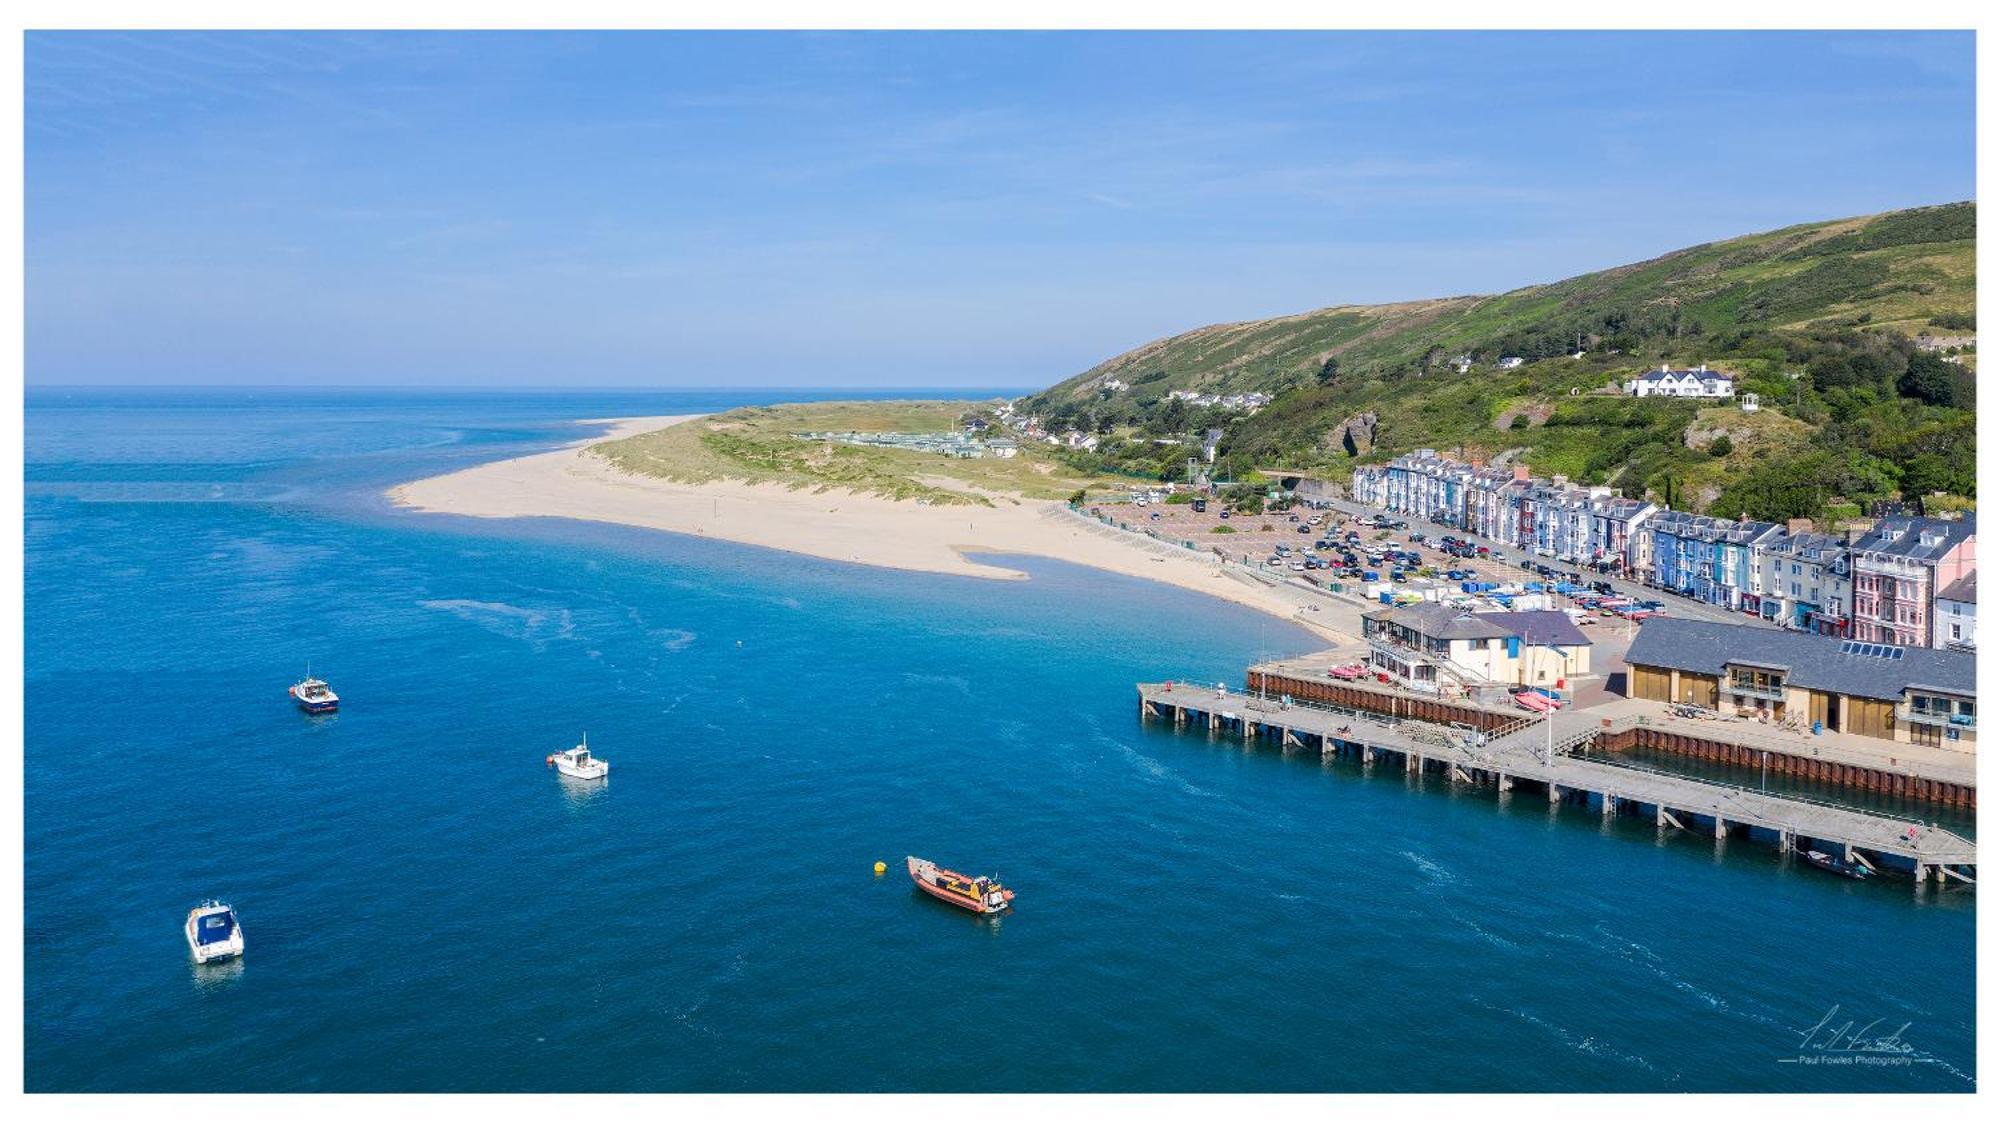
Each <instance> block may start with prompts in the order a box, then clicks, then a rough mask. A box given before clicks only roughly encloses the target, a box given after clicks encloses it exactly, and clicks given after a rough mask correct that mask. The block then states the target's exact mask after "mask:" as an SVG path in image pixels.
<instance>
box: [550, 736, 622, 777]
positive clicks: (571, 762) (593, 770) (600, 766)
mask: <svg viewBox="0 0 2000 1123" xmlns="http://www.w3.org/2000/svg"><path fill="white" fill-rule="evenodd" d="M544 763H546V764H548V765H549V766H550V767H552V768H554V769H555V770H556V771H557V772H560V773H562V774H563V775H565V776H568V777H570V778H571V779H575V780H602V779H604V778H605V777H606V776H608V775H610V774H611V762H610V761H606V760H599V759H597V758H596V757H594V756H591V755H590V736H589V735H588V734H585V735H584V738H583V741H582V742H581V743H580V744H578V745H577V747H576V748H573V749H567V750H564V751H563V752H559V753H551V754H550V755H549V757H548V758H547V760H546V761H544Z"/></svg>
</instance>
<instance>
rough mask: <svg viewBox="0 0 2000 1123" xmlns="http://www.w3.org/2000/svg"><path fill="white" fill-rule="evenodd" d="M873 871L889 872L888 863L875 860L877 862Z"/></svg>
mask: <svg viewBox="0 0 2000 1123" xmlns="http://www.w3.org/2000/svg"><path fill="white" fill-rule="evenodd" d="M875 872H876V873H888V872H889V863H887V862H877V863H875Z"/></svg>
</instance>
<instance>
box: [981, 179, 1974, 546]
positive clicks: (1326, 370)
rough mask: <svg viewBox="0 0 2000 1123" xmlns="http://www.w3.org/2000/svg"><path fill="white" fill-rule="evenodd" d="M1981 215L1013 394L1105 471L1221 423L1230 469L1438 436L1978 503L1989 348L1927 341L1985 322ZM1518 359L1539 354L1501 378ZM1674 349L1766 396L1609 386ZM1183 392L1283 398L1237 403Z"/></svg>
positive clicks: (1472, 303) (1663, 479)
mask: <svg viewBox="0 0 2000 1123" xmlns="http://www.w3.org/2000/svg"><path fill="white" fill-rule="evenodd" d="M1976 219H1977V213H1976V209H1975V206H1974V204H1972V203H1969V202H1967V203H1954V204H1949V205H1945V206H1937V207H1924V208H1919V209H1915V210H1907V211H1895V212H1891V213H1888V214H1882V215H1874V216H1870V217H1864V218H1851V219H1842V220H1838V221H1833V222H1821V223H1812V224H1808V225H1804V226H1794V227H1790V228H1787V229H1784V230H1777V231H1772V232H1770V233H1765V234H1753V235H1749V236H1747V237H1742V238H1735V239H1731V240H1729V241H1725V242H1716V243H1711V244H1708V245H1701V246H1694V247H1691V248H1688V249H1684V250H1679V251H1676V252H1674V253H1670V254H1667V255H1665V256H1663V257H1659V258H1655V259H1654V260H1652V261H1646V262H1641V263H1638V264H1635V265H1626V266H1620V267H1618V268H1614V269H1607V270H1604V271H1602V272H1598V273H1590V274H1585V275H1584V276H1580V277H1574V278H1571V279H1569V280H1566V281H1559V282H1556V283H1554V284H1548V285H1535V286H1531V287H1528V288H1523V289H1517V290H1515V291H1513V292H1509V293H1503V294H1501V295H1498V296H1462V297H1449V298H1442V299H1438V300H1431V301H1417V302H1409V303H1401V304H1384V305H1372V306H1342V307H1335V308H1325V309H1321V310H1319V311H1316V312H1308V313H1305V314H1302V315H1297V316H1286V317H1280V318H1278V319H1273V320H1263V321H1257V322H1253V323H1242V324H1223V325H1217V326H1213V327H1206V328H1201V329H1199V330H1196V331H1191V332H1187V333H1185V334H1182V335H1177V336H1173V337H1170V338H1167V339H1163V340H1159V341H1156V342H1154V343H1149V344H1147V345H1145V346H1143V347H1140V348H1137V349H1135V350H1132V351H1128V352H1126V353H1125V354H1122V355H1119V356H1116V357H1115V358H1112V359H1109V360H1107V361H1105V362H1104V363H1101V364H1099V365H1098V366H1096V367H1093V368H1092V369H1090V370H1089V371H1086V372H1084V373H1083V374H1080V375H1077V376H1076V377H1074V378H1071V379H1069V380H1067V381H1065V382H1062V383H1060V384H1058V385H1056V386H1054V387H1051V388H1050V389H1048V390H1046V391H1044V392H1042V393H1040V394H1036V395H1033V396H1031V397H1029V398H1027V399H1025V400H1024V401H1023V402H1022V403H1021V404H1022V408H1023V410H1024V411H1025V412H1028V413H1032V414H1036V415H1039V416H1041V418H1042V419H1043V422H1044V424H1045V425H1047V426H1048V427H1050V428H1053V429H1062V428H1069V427H1075V428H1081V429H1087V430H1093V431H1096V432H1099V433H1102V434H1106V436H1107V439H1106V440H1105V441H1104V443H1103V447H1102V448H1101V450H1100V452H1099V453H1098V454H1096V455H1095V456H1094V457H1088V459H1091V460H1093V463H1091V464H1090V465H1088V467H1091V468H1094V469H1110V470H1123V471H1132V470H1135V469H1139V470H1147V469H1152V470H1157V471H1159V472H1160V473H1161V474H1163V475H1166V474H1173V473H1177V472H1178V471H1180V470H1181V468H1182V465H1183V464H1184V463H1185V458H1186V455H1187V452H1188V448H1187V447H1185V446H1173V445H1163V444H1160V443H1158V442H1159V440H1161V439H1163V438H1168V437H1182V438H1186V439H1188V440H1190V441H1191V440H1192V439H1193V437H1194V435H1195V434H1197V433H1199V432H1201V431H1202V430H1204V429H1207V428H1210V427H1216V428H1222V429H1223V430H1224V432H1225V437H1224V441H1223V444H1222V446H1221V452H1222V457H1221V464H1222V469H1223V471H1224V472H1229V473H1234V474H1235V475H1238V476H1240V475H1242V474H1244V473H1246V472H1248V471H1250V470H1252V469H1254V468H1265V469H1269V468H1284V469H1297V470H1302V471H1307V470H1315V469H1317V470H1322V471H1325V470H1344V469H1346V468H1351V467H1352V466H1353V465H1354V464H1356V463H1361V462H1367V461H1373V460H1382V459H1387V458H1388V457H1390V456H1393V455H1395V454H1397V453H1400V452H1405V451H1408V450H1410V449H1412V448H1418V447H1435V448H1438V449H1440V450H1460V449H1462V450H1463V452H1464V454H1465V455H1467V456H1478V457H1482V458H1489V459H1490V458H1493V457H1497V456H1507V457H1510V458H1515V457H1518V458H1519V459H1520V460H1521V461H1522V462H1525V463H1527V464H1528V465H1529V466H1530V467H1532V468H1534V469H1535V470H1536V471H1537V472H1539V473H1544V474H1558V473H1559V474H1564V475H1568V476H1570V477H1572V478H1575V479H1580V480H1584V481H1588V482H1593V483H1597V482H1604V483H1610V484H1612V485H1613V486H1616V487H1618V488H1619V489H1620V490H1622V491H1624V492H1626V493H1628V494H1632V495H1643V494H1652V495H1653V496H1654V497H1656V498H1667V497H1669V493H1671V498H1672V499H1673V500H1674V502H1675V504H1676V506H1681V507H1691V508H1695V509H1701V508H1704V507H1707V508H1712V509H1714V510H1716V511H1718V512H1719V513H1720V512H1725V511H1726V513H1728V514H1731V515H1733V514H1736V513H1737V511H1738V510H1748V511H1749V513H1751V514H1753V515H1762V516H1764V517H1774V516H1776V515H1781V514H1808V515H1822V514H1826V513H1828V509H1829V506H1831V507H1832V509H1833V510H1834V511H1836V512H1837V511H1838V510H1839V509H1840V508H1841V505H1842V504H1843V501H1844V502H1847V503H1853V504H1865V503H1867V502H1869V501H1872V500H1876V499H1882V498H1891V497H1895V496H1897V495H1899V494H1905V493H1906V494H1908V495H1910V496H1918V495H1926V494H1929V493H1931V492H1936V491H1945V492H1951V493H1954V494H1958V495H1966V496H1969V495H1970V494H1971V493H1972V490H1973V486H1974V485H1973V479H1972V476H1973V469H1972V465H1973V436H1972V413H1971V409H1972V405H1973V377H1972V371H1973V368H1974V364H1975V363H1976V355H1975V354H1973V353H1971V348H1970V347H1969V346H1963V347H1962V346H1957V345H1952V346H1949V347H1947V348H1945V349H1939V348H1938V346H1937V344H1936V341H1935V340H1932V341H1930V346H1928V347H1926V346H1920V345H1919V344H1918V342H1916V340H1917V339H1918V337H1920V336H1932V337H1953V338H1954V339H1955V338H1957V337H1970V336H1971V335H1972V334H1973V331H1972V327H1973V317H1974V308H1975V268H1974V252H1973V251H1974V234H1975V225H1976ZM1579 350H1581V351H1582V352H1583V354H1582V356H1581V357H1574V356H1575V353H1576V352H1577V351H1579ZM1960 352H1963V353H1960ZM1503 357H1518V358H1520V359H1522V360H1524V362H1523V363H1522V364H1521V365H1519V366H1515V367H1512V368H1510V369H1503V368H1502V367H1501V366H1500V365H1499V360H1500V359H1502V358H1503ZM1947 358H1949V359H1951V360H1952V361H1949V362H1947V361H1946V359H1947ZM1662 362H1668V363H1672V364H1674V365H1676V366H1682V365H1693V364H1696V363H1702V362H1706V363H1708V364H1709V365H1710V366H1712V367H1717V368H1720V369H1723V370H1725V371H1728V372H1730V373H1732V374H1735V375H1736V376H1737V377H1738V380H1739V381H1738V389H1739V391H1746V390H1747V391H1751V392H1755V393H1758V394H1759V395H1760V396H1761V398H1762V400H1763V403H1764V406H1765V408H1764V410H1763V411H1762V412H1761V413H1757V414H1746V413H1743V412H1742V411H1740V410H1735V409H1724V410H1718V409H1716V408H1714V407H1708V408H1705V409H1704V408H1701V407H1697V406H1695V405H1694V404H1692V403H1681V402H1655V401H1650V400H1649V401H1645V402H1640V401H1633V400H1630V399H1627V398H1625V397H1623V396H1621V395H1619V394H1618V393H1617V392H1616V389H1615V388H1616V386H1617V385H1618V384H1619V383H1621V382H1623V380H1624V379H1626V378H1628V377H1630V376H1631V375H1633V374H1635V373H1638V372H1639V371H1642V370H1645V369H1647V368H1650V367H1654V366H1657V365H1659V364H1660V363H1662ZM1468 363H1469V365H1466V364H1468ZM1462 365H1465V366H1466V369H1464V370H1463V371H1461V369H1460V368H1461V366H1462ZM1107 383H1109V384H1111V385H1107ZM1119 384H1122V386H1121V385H1119ZM1174 391H1188V392H1192V393H1199V394H1217V395H1229V394H1239V393H1245V392H1252V391H1255V392H1262V393H1266V394H1272V395H1275V396H1276V400H1275V401H1273V402H1272V403H1271V404H1270V405H1268V406H1266V407H1264V408H1263V409H1261V410H1260V411H1258V412H1256V413H1255V415H1254V416H1246V415H1244V414H1243V413H1242V412H1239V411H1231V410H1228V409H1226V408H1222V407H1203V406H1200V405H1195V404H1191V403H1187V402H1182V401H1175V400H1173V399H1172V398H1171V397H1170V394H1171V393H1172V392H1174ZM1370 415H1372V418H1371V417H1370ZM1350 421H1352V422H1354V424H1352V425H1350V424H1348V423H1349V422H1350ZM1371 421H1372V424H1371ZM1120 437H1123V438H1126V439H1125V440H1122V441H1121V440H1119V439H1117V438H1120ZM1718 437H1721V438H1725V439H1723V440H1720V441H1718V440H1717V439H1716V438H1718ZM1080 458H1083V457H1080ZM1080 466H1082V465H1080Z"/></svg>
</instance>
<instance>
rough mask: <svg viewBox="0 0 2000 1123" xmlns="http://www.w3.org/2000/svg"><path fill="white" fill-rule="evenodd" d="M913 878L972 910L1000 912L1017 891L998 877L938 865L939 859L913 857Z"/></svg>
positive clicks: (925, 888)
mask: <svg viewBox="0 0 2000 1123" xmlns="http://www.w3.org/2000/svg"><path fill="white" fill-rule="evenodd" d="M908 861H909V863H910V880H911V881H914V882H916V883H917V888H919V889H921V890H923V891H924V892H926V893H929V894H930V895H931V896H933V897H936V898H937V899H938V900H940V901H949V902H950V903H952V904H954V905H957V906H958V907H959V908H962V909H966V910H967V911H970V912H982V913H983V912H999V911H1001V910H1002V909H1005V908H1006V907H1007V906H1008V903H1009V902H1011V901H1013V899H1014V891H1013V890H1012V889H1009V888H1007V887H1006V886H1004V885H1002V884H1000V882H999V881H998V880H997V879H995V878H990V877H967V876H965V875H964V874H962V873H958V872H956V871H954V870H947V869H939V868H938V864H937V863H936V862H927V861H925V860H923V859H922V858H915V857H912V858H910V859H908Z"/></svg>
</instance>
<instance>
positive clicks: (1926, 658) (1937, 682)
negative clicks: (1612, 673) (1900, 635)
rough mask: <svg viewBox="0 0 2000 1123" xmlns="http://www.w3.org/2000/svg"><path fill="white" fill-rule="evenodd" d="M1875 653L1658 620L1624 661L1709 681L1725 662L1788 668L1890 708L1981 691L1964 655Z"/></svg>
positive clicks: (1803, 682) (1809, 638)
mask: <svg viewBox="0 0 2000 1123" xmlns="http://www.w3.org/2000/svg"><path fill="white" fill-rule="evenodd" d="M1870 650H1873V651H1880V650H1882V648H1881V645H1877V644H1857V643H1854V642H1853V641H1850V640H1842V639H1837V638H1834V637H1830V636H1814V635H1807V634H1805V633H1803V632H1781V631H1777V630H1775V629H1772V628H1752V627H1748V626H1746V625H1742V624H1711V623H1708V622H1706V621H1702V620H1682V619H1677V618H1675V617H1672V616H1658V617H1654V618H1653V619H1651V620H1648V621H1646V622H1645V623H1644V624H1641V625H1640V626H1639V635H1638V637H1637V638H1635V639H1634V640H1633V641H1632V648H1631V650H1630V651H1628V652H1627V653H1626V655H1625V662H1626V663H1627V664H1629V665H1633V666H1647V667H1671V668H1673V669H1675V670H1681V671H1693V672H1695V673H1697V674H1704V675H1721V674H1723V665H1724V664H1726V663H1736V662H1740V663H1755V664H1757V665H1759V666H1762V667H1772V668H1783V669H1784V672H1785V682H1786V683H1787V684H1788V685H1791V686H1802V687H1807V688H1809V689H1812V690H1824V691H1828V692H1830V693H1834V694H1847V695H1851V696H1853V697H1856V698H1875V699H1879V700H1881V701H1885V702H1887V701H1896V700H1898V699H1900V698H1901V697H1902V696H1903V691H1904V689H1905V688H1907V687H1911V686H1926V687H1931V688H1934V689H1937V690H1945V691H1951V692H1953V693H1960V694H1970V693H1972V692H1973V690H1974V688H1975V686H1976V685H1977V665H1978V664H1977V660H1976V658H1975V657H1974V656H1971V655H1967V654H1965V653H1963V652H1957V651H1940V650H1935V649H1932V648H1928V647H1904V648H1897V649H1895V650H1898V651H1900V652H1902V654H1901V655H1900V656H1894V657H1891V656H1885V655H1876V654H1864V653H1862V652H1864V651H1870Z"/></svg>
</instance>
